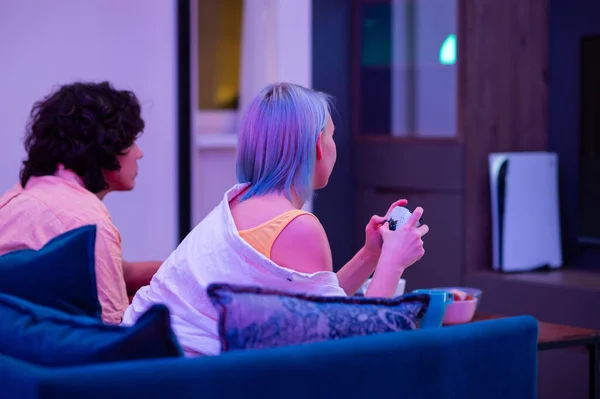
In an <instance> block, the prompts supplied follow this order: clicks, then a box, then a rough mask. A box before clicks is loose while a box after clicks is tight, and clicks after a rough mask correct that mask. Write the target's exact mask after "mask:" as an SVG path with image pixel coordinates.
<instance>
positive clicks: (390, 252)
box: [366, 207, 429, 298]
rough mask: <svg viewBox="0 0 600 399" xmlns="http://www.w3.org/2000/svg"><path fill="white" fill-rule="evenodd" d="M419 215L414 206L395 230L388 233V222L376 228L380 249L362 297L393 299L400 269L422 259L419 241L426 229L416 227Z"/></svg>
mask: <svg viewBox="0 0 600 399" xmlns="http://www.w3.org/2000/svg"><path fill="white" fill-rule="evenodd" d="M422 216H423V208H421V207H418V208H416V209H415V211H414V212H413V213H412V215H411V217H410V218H409V220H408V221H407V222H406V223H405V224H404V225H402V226H401V227H399V228H398V229H397V230H395V231H392V230H390V228H389V225H388V223H384V224H383V225H382V226H381V227H380V228H379V232H380V234H381V237H382V239H383V246H382V248H381V256H380V258H379V261H378V262H377V267H376V269H375V274H374V275H373V279H372V281H371V283H370V284H369V288H368V289H367V293H366V296H372V297H387V298H389V297H391V296H393V295H394V292H395V291H396V287H397V285H398V281H399V280H400V277H402V273H403V272H404V270H405V269H406V268H408V267H409V266H411V265H413V264H414V263H415V262H416V261H418V260H419V259H421V258H422V257H423V255H424V254H425V249H424V248H423V239H422V238H423V236H424V235H425V234H427V232H428V231H429V227H427V225H425V224H423V225H420V226H419V220H420V219H421V217H422Z"/></svg>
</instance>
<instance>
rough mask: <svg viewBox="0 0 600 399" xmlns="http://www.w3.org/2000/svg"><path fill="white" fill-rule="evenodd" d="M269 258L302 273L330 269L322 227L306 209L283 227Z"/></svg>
mask: <svg viewBox="0 0 600 399" xmlns="http://www.w3.org/2000/svg"><path fill="white" fill-rule="evenodd" d="M271 260H273V262H275V263H277V264H278V265H280V266H283V267H286V268H289V269H292V270H296V271H299V272H303V273H315V272H320V271H332V270H333V266H332V259H331V248H330V247H329V240H328V239H327V234H326V233H325V229H324V228H323V226H322V225H321V223H320V222H319V220H318V219H317V218H316V217H314V216H313V215H311V214H309V213H307V214H303V215H301V216H298V217H296V218H295V219H294V220H292V221H291V222H290V223H289V224H288V225H287V227H286V228H285V229H283V231H282V232H281V234H280V235H279V236H278V237H277V239H276V240H275V242H274V244H273V247H272V250H271Z"/></svg>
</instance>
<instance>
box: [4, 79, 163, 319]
mask: <svg viewBox="0 0 600 399" xmlns="http://www.w3.org/2000/svg"><path fill="white" fill-rule="evenodd" d="M143 130H144V120H143V119H142V117H141V107H140V104H139V101H138V99H137V98H136V96H135V94H133V93H132V92H130V91H125V90H116V89H114V88H113V87H112V86H111V85H110V84H109V83H108V82H102V83H73V84H68V85H64V86H61V87H59V88H58V90H56V91H55V92H54V93H51V94H50V95H49V96H47V97H46V98H44V99H42V100H41V101H39V102H37V103H36V104H35V105H34V106H33V109H32V111H31V119H30V122H29V124H28V128H27V134H26V138H25V149H26V151H27V158H26V160H25V161H24V162H23V166H22V168H21V175H20V183H19V184H17V185H16V186H15V187H14V188H13V189H11V190H10V191H9V192H7V193H6V194H5V195H4V196H2V197H0V254H4V253H7V252H10V251H15V250H19V249H25V248H31V249H36V250H37V249H39V248H41V247H42V246H43V245H44V244H46V243H47V242H48V241H49V240H51V239H52V238H54V237H56V236H58V235H60V234H62V233H65V232H67V231H69V230H72V229H75V228H77V227H81V226H84V225H89V224H93V225H96V226H97V235H96V248H95V249H96V279H97V285H98V297H99V298H98V299H99V300H100V304H101V305H102V320H103V321H104V322H106V323H110V324H118V323H120V322H121V319H122V317H123V312H124V311H125V308H126V307H127V305H128V304H129V299H128V294H129V295H131V294H133V293H135V291H136V290H137V289H138V288H139V287H140V286H143V285H146V284H148V283H149V281H150V279H151V278H152V276H153V275H154V273H155V272H156V270H157V269H158V267H159V266H160V263H159V262H140V263H128V262H124V261H123V259H122V248H121V236H120V234H119V231H118V230H117V228H116V227H115V226H114V224H113V222H112V220H111V217H110V215H109V213H108V209H107V208H106V206H105V205H104V203H103V202H102V199H103V198H104V196H105V195H106V194H108V193H109V192H111V191H128V190H132V189H133V188H134V186H135V177H136V175H137V172H138V160H139V159H140V158H142V155H143V154H142V151H141V150H140V149H139V148H138V146H137V144H136V139H137V138H138V137H139V135H140V134H141V133H142V132H143Z"/></svg>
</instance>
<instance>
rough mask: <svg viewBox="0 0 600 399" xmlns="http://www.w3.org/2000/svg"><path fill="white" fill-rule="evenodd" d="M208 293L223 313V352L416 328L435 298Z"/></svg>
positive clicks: (223, 288) (222, 288)
mask: <svg viewBox="0 0 600 399" xmlns="http://www.w3.org/2000/svg"><path fill="white" fill-rule="evenodd" d="M207 291H208V296H209V297H210V299H211V301H212V303H213V305H214V306H215V308H216V309H217V311H218V312H219V337H220V340H221V351H222V352H227V351H234V350H242V349H259V348H271V347H278V346H285V345H292V344H306V343H311V342H318V341H326V340H332V339H340V338H346V337H355V336H361V335H371V334H379V333H385V332H393V331H402V330H414V329H415V328H416V327H417V322H418V321H419V320H420V319H421V318H422V317H423V315H424V314H425V312H426V311H427V307H428V306H429V296H428V295H417V294H407V295H403V296H400V297H396V298H393V299H383V298H360V297H341V296H340V297H322V296H314V295H305V294H296V293H290V292H284V291H279V290H271V289H264V288H258V287H241V286H233V285H228V284H211V285H209V286H208V288H207Z"/></svg>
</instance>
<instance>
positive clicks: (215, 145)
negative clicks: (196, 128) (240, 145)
mask: <svg viewBox="0 0 600 399" xmlns="http://www.w3.org/2000/svg"><path fill="white" fill-rule="evenodd" d="M237 142H238V139H237V135H236V134H235V133H198V134H196V135H195V138H194V143H195V147H196V149H198V150H224V149H232V150H234V149H236V148H237Z"/></svg>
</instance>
